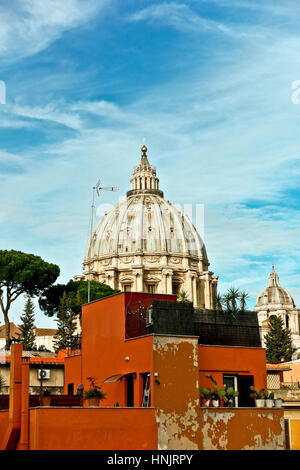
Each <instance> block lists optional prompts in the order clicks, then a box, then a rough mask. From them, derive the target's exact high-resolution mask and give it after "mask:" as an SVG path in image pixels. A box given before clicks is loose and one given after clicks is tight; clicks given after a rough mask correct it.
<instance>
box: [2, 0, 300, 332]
mask: <svg viewBox="0 0 300 470" xmlns="http://www.w3.org/2000/svg"><path fill="white" fill-rule="evenodd" d="M299 21H300V3H299V2H298V0H285V2H281V1H276V0H272V1H271V0H230V1H228V0H183V1H179V0H178V1H155V0H139V2H136V1H133V0H64V2H61V1H60V0H43V1H40V0H1V1H0V178H1V185H0V225H1V227H0V241H1V242H0V246H1V249H15V250H20V251H23V252H26V253H34V254H36V255H39V256H41V257H42V258H43V259H44V260H45V261H48V262H51V263H56V264H58V265H59V267H60V270H61V275H60V277H59V279H58V281H57V282H61V283H62V282H67V281H68V280H69V279H71V278H73V276H74V275H77V274H81V273H82V262H83V258H84V254H85V249H86V244H87V241H88V235H89V217H90V206H91V197H92V187H93V186H94V185H95V184H96V182H97V181H98V179H100V180H101V183H102V184H103V185H104V186H117V187H118V189H119V191H118V192H114V193H111V192H104V191H103V192H101V194H100V197H99V199H97V201H96V206H97V207H98V211H97V214H98V216H99V215H100V214H101V213H102V212H101V211H102V209H103V207H104V206H105V205H107V207H110V205H113V204H115V203H117V202H118V201H119V200H120V198H122V197H124V196H125V194H126V191H127V190H128V189H129V186H130V176H131V173H132V168H133V166H135V165H136V164H138V162H139V160H140V148H141V146H142V145H143V139H144V138H145V139H146V145H147V147H148V158H149V161H150V163H151V164H153V165H155V166H156V168H157V173H158V176H159V178H160V188H161V189H162V190H163V191H164V193H165V197H166V198H167V199H169V200H170V201H172V202H173V203H176V204H178V205H181V206H182V207H183V206H184V205H185V204H186V205H192V207H193V208H194V209H195V208H196V207H197V206H198V205H199V204H200V205H201V204H203V205H204V229H203V228H202V226H201V236H202V238H203V239H204V242H205V245H206V249H207V253H208V258H209V261H210V269H211V270H212V271H213V272H214V273H215V274H216V275H218V276H219V291H220V293H224V292H225V291H226V290H227V289H228V288H229V287H231V286H234V287H238V288H240V289H241V290H244V291H246V292H248V293H249V296H250V298H249V303H248V305H249V307H250V308H253V307H254V304H255V300H256V297H257V296H258V294H259V293H260V292H261V291H262V290H263V289H264V288H265V287H266V286H267V280H268V276H269V273H270V271H271V268H272V262H274V264H275V269H276V271H277V272H278V274H279V278H280V282H281V285H282V286H283V287H285V288H287V290H288V291H289V292H290V293H291V295H292V296H293V298H294V300H295V302H296V305H297V306H298V307H300V285H299V284H300V217H299V212H300V202H299V195H300V189H299V184H298V182H299V176H300V160H299V153H300V131H299V129H300V126H299V124H300V60H299V51H300V35H299ZM98 220H99V217H98ZM196 222H197V221H196ZM24 302H25V300H24V298H20V299H19V300H18V301H16V302H15V304H14V305H13V307H12V309H11V319H12V320H13V321H14V322H15V323H18V321H19V316H20V314H22V311H23V308H24ZM2 323H3V321H2ZM36 323H37V326H39V327H55V325H56V323H55V322H54V321H53V320H52V319H49V318H48V317H45V316H44V315H43V314H42V313H41V312H39V310H38V307H36Z"/></svg>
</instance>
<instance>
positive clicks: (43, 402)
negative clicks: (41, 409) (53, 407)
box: [41, 397, 51, 406]
mask: <svg viewBox="0 0 300 470" xmlns="http://www.w3.org/2000/svg"><path fill="white" fill-rule="evenodd" d="M50 404H51V397H42V400H41V406H50Z"/></svg>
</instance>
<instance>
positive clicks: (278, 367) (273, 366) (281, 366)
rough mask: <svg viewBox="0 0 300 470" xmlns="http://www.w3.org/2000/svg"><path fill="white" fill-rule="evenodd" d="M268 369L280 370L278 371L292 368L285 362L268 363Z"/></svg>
mask: <svg viewBox="0 0 300 470" xmlns="http://www.w3.org/2000/svg"><path fill="white" fill-rule="evenodd" d="M267 370H274V371H276V370H278V371H280V372H281V371H286V370H291V368H290V367H289V366H288V365H285V364H267Z"/></svg>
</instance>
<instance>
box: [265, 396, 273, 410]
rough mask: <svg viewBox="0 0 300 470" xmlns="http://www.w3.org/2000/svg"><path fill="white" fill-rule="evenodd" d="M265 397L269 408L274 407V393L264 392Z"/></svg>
mask: <svg viewBox="0 0 300 470" xmlns="http://www.w3.org/2000/svg"><path fill="white" fill-rule="evenodd" d="M264 399H265V403H266V407H267V408H273V406H274V393H273V392H270V393H268V392H265V393H264Z"/></svg>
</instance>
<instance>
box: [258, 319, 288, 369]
mask: <svg viewBox="0 0 300 470" xmlns="http://www.w3.org/2000/svg"><path fill="white" fill-rule="evenodd" d="M265 343H266V355H267V361H268V362H269V363H271V364H278V363H279V362H281V360H282V358H284V360H285V361H290V360H291V358H292V355H293V352H294V348H293V344H292V337H291V332H290V330H289V329H288V328H284V323H283V320H282V318H281V317H277V316H276V315H272V316H271V317H270V319H269V328H268V332H267V334H266V336H265Z"/></svg>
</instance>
